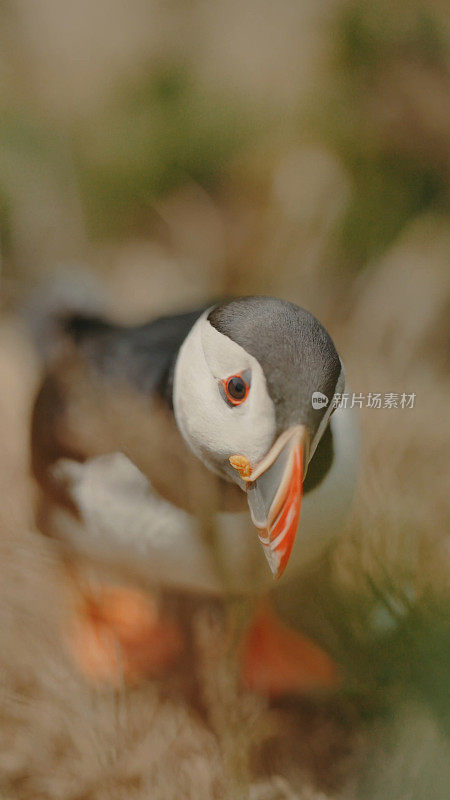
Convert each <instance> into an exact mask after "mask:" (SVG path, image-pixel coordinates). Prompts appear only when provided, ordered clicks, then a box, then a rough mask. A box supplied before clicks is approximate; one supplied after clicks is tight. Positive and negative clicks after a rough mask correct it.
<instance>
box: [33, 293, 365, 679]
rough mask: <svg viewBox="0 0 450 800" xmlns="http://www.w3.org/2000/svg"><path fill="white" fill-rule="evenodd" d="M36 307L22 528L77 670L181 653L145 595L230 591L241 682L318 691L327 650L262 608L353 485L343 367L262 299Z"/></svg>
mask: <svg viewBox="0 0 450 800" xmlns="http://www.w3.org/2000/svg"><path fill="white" fill-rule="evenodd" d="M44 305H45V304H44ZM48 305H49V304H48V303H47V308H44V310H40V311H37V312H36V314H35V322H36V319H37V320H38V324H35V326H34V331H35V336H36V338H37V340H38V345H39V346H40V349H41V353H42V354H43V362H44V369H43V376H42V380H41V383H40V386H39V388H38V391H37V395H36V398H35V402H34V406H33V411H32V417H31V436H30V450H31V471H32V475H33V478H34V482H35V487H36V504H35V507H36V524H37V527H38V529H39V530H40V531H41V532H42V533H43V534H45V535H46V536H47V537H50V539H51V540H52V543H53V547H54V549H55V553H56V557H57V559H58V560H59V562H60V563H61V565H62V566H63V567H64V570H65V576H66V583H68V584H70V586H71V587H72V591H71V597H72V602H71V604H70V615H69V616H70V623H69V622H68V623H67V625H66V628H67V630H66V631H65V633H66V640H67V641H68V642H69V644H70V648H71V652H72V654H73V656H74V658H75V660H76V661H77V664H78V666H79V667H80V669H81V670H82V671H83V672H84V673H85V674H86V675H87V676H89V677H90V678H92V679H94V680H105V681H108V680H109V681H117V680H118V679H119V678H118V676H120V679H121V680H123V678H125V679H129V680H130V682H133V681H134V680H138V679H141V677H142V676H143V675H144V674H152V673H158V672H162V671H164V669H166V668H167V669H168V668H169V667H170V665H171V664H172V663H173V662H176V661H177V660H179V659H180V658H181V657H182V653H183V651H184V649H185V648H186V632H185V630H183V626H182V624H181V622H180V620H179V619H177V617H176V615H174V613H173V610H172V612H170V608H169V610H168V609H167V607H165V604H164V601H163V599H162V598H163V597H167V596H170V593H177V594H178V596H180V595H181V596H182V597H186V598H187V597H190V596H195V597H202V598H221V597H222V598H223V597H225V596H227V595H228V596H230V595H231V596H233V597H235V598H242V600H243V602H244V601H245V598H249V597H250V598H253V599H255V598H256V599H257V602H256V605H255V608H256V609H257V610H256V611H255V612H254V616H253V618H252V619H251V620H250V621H249V624H248V626H247V630H246V632H245V633H244V637H243V644H242V654H243V655H242V674H243V679H244V682H245V683H246V684H247V685H248V686H249V687H250V688H256V689H257V690H260V691H262V692H264V693H266V694H269V695H270V694H276V693H277V691H279V692H280V693H283V692H284V691H288V690H290V689H291V690H294V689H296V688H298V689H299V690H302V689H303V688H307V689H308V688H310V687H315V686H319V687H320V686H331V685H334V683H335V681H336V666H335V664H334V663H333V662H332V660H331V658H330V657H329V656H328V655H327V654H326V653H325V652H324V651H323V650H322V649H321V648H320V647H319V646H318V645H317V644H315V643H314V642H312V641H311V640H310V639H308V638H306V636H305V635H304V634H302V632H301V631H298V630H292V629H291V628H290V627H289V626H287V625H286V624H285V623H284V621H283V620H282V619H279V618H278V616H277V615H276V614H275V612H274V611H273V609H272V607H271V604H270V596H271V592H273V590H274V587H276V586H277V585H278V582H279V581H280V580H281V582H283V581H291V582H293V585H294V586H295V582H296V581H297V582H301V580H302V575H304V574H305V571H307V570H308V568H309V566H310V565H311V564H312V563H313V561H314V560H315V559H316V558H317V557H319V556H320V554H321V553H323V552H324V551H325V549H326V547H327V545H328V544H329V543H330V542H331V541H332V540H333V539H334V538H335V537H336V536H337V535H338V534H339V531H340V530H341V529H342V525H343V521H344V519H345V516H346V514H347V511H348V507H349V504H350V501H351V497H352V492H353V487H354V483H355V476H356V463H357V439H358V436H357V430H356V425H355V420H354V418H353V414H352V412H351V409H347V408H340V407H339V404H337V403H336V397H339V396H340V395H341V394H342V392H343V391H344V386H345V374H344V367H343V364H342V361H341V359H340V357H339V355H338V353H337V350H336V347H335V345H334V343H333V341H332V339H331V337H330V335H329V334H328V333H327V331H326V330H325V328H324V327H323V326H322V325H321V323H320V322H319V321H318V320H317V319H316V318H315V317H314V316H313V315H312V314H311V313H309V312H308V311H307V310H305V309H303V308H301V307H299V306H297V305H295V304H294V303H291V302H289V301H287V300H283V299H277V298H274V297H263V296H250V297H239V298H235V299H231V300H227V301H225V302H221V303H215V304H213V305H208V306H206V305H205V306H203V307H202V308H199V309H196V310H194V311H188V312H184V313H178V314H173V315H168V316H163V317H159V318H157V319H153V320H151V321H150V322H146V323H144V324H138V325H123V324H118V323H116V322H113V321H111V320H109V319H108V317H107V315H106V314H105V313H103V312H101V311H99V312H97V311H95V310H94V311H92V310H91V309H87V308H76V307H75V308H73V307H70V303H67V304H66V307H56V308H55V307H52V306H51V304H50V308H49V307H48ZM80 305H81V304H80ZM291 594H292V593H291ZM293 596H294V598H295V592H294V593H293ZM166 605H167V604H166ZM169 607H170V603H169ZM186 608H189V602H188V601H186ZM188 635H189V634H188Z"/></svg>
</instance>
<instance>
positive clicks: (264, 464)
mask: <svg viewBox="0 0 450 800" xmlns="http://www.w3.org/2000/svg"><path fill="white" fill-rule="evenodd" d="M343 385H344V371H343V367H342V364H341V361H340V359H339V356H338V354H337V352H336V349H335V347H334V344H333V342H332V340H331V338H330V336H329V335H328V333H327V332H326V330H325V329H324V328H323V326H322V325H321V324H320V322H318V320H317V319H316V318H315V317H313V316H312V314H310V313H309V312H308V311H305V309H303V308H299V307H298V306H296V305H294V304H292V303H289V302H287V301H284V300H277V299H275V298H272V297H242V298H239V299H237V300H232V301H231V302H228V303H225V304H224V305H220V306H216V307H214V308H212V309H209V310H208V311H206V312H205V313H204V314H203V315H202V316H201V317H200V318H199V319H198V320H197V322H196V323H195V325H194V326H193V328H192V329H191V331H190V333H189V334H188V336H187V338H186V339H185V341H184V343H183V345H182V347H181V349H180V352H179V355H178V358H177V362H176V366H175V375H174V390H173V402H174V410H175V417H176V420H177V424H178V427H179V429H180V431H181V434H182V436H183V437H184V439H185V441H186V442H187V444H188V445H189V447H190V448H191V449H192V450H193V452H194V453H195V454H196V455H197V456H198V458H200V459H201V460H202V461H203V462H204V464H206V466H207V467H208V468H209V469H210V470H212V471H213V472H215V473H216V474H218V475H220V476H222V477H223V478H225V479H227V480H231V481H234V482H235V483H237V484H238V485H239V486H240V487H241V489H243V490H244V491H246V493H247V499H248V504H249V507H250V513H251V517H252V521H253V523H254V525H255V526H256V528H257V529H258V531H259V538H260V541H261V543H262V545H263V549H264V552H265V555H266V557H267V560H268V562H269V565H270V568H271V570H272V573H273V574H274V576H275V577H277V578H278V577H279V576H280V575H281V574H282V572H283V571H284V569H285V567H286V564H287V561H288V559H289V555H290V553H291V550H292V547H293V544H294V539H295V535H296V532H297V528H298V524H299V517H300V506H301V499H302V487H303V480H304V477H305V475H306V471H307V469H308V464H309V462H310V461H311V459H312V457H313V455H314V452H315V450H316V448H317V445H318V443H319V441H320V439H321V437H322V435H323V433H324V431H325V428H326V426H327V423H328V421H329V417H330V415H331V412H332V408H333V404H332V399H333V395H334V393H335V392H342V390H343ZM314 393H320V394H319V395H316V396H318V397H319V398H320V395H322V404H320V405H319V407H318V408H315V407H314V406H313V404H312V396H313V394H314ZM325 398H326V399H325ZM314 405H317V403H315V404H314Z"/></svg>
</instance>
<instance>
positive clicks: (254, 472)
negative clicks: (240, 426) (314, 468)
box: [230, 425, 309, 579]
mask: <svg viewBox="0 0 450 800" xmlns="http://www.w3.org/2000/svg"><path fill="white" fill-rule="evenodd" d="M308 448H309V437H308V433H307V430H306V428H305V426H304V425H295V426H293V427H292V428H289V429H288V430H286V431H284V433H282V434H281V435H280V436H279V437H278V439H277V440H276V441H275V443H274V444H273V445H272V447H271V449H270V450H269V452H268V453H267V454H266V455H265V456H264V458H263V459H262V460H261V461H260V462H259V463H258V464H256V466H255V467H254V468H253V469H251V467H250V464H249V462H248V459H246V458H245V457H244V456H231V458H230V463H231V464H232V466H233V467H234V468H235V469H236V470H237V471H238V472H239V474H240V476H241V478H242V480H243V481H245V482H246V484H247V499H248V504H249V507H250V513H251V517H252V521H253V524H254V525H255V527H256V528H257V529H258V531H259V540H260V542H261V544H262V546H263V550H264V554H265V556H266V558H267V561H268V562H269V566H270V569H271V570H272V573H273V576H274V578H276V579H278V578H279V577H280V576H281V575H282V574H283V572H284V570H285V568H286V565H287V562H288V560H289V556H290V554H291V551H292V547H293V545H294V541H295V534H296V533H297V527H298V521H299V518H300V507H301V503H302V491H303V478H304V475H305V474H306V468H305V465H307V464H308Z"/></svg>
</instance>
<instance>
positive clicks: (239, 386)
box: [221, 375, 250, 406]
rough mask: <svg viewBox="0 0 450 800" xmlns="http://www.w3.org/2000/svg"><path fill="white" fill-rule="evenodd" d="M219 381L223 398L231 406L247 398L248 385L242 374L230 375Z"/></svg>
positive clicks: (237, 404)
mask: <svg viewBox="0 0 450 800" xmlns="http://www.w3.org/2000/svg"><path fill="white" fill-rule="evenodd" d="M221 383H222V387H223V392H224V395H225V399H226V400H227V401H228V403H230V404H231V405H232V406H239V405H240V404H241V403H243V402H244V400H246V399H247V395H248V393H249V390H250V385H249V384H248V383H247V381H246V380H245V378H244V377H243V376H242V375H231V376H230V377H229V378H226V379H225V380H224V381H222V382H221Z"/></svg>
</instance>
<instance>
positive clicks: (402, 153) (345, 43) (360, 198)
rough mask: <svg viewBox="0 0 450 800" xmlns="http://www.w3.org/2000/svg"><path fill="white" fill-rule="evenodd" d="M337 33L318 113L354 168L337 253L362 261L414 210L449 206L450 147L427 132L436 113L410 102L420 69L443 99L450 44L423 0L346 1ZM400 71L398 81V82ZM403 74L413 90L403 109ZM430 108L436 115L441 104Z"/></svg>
mask: <svg viewBox="0 0 450 800" xmlns="http://www.w3.org/2000/svg"><path fill="white" fill-rule="evenodd" d="M331 38H332V40H333V46H332V48H331V49H332V58H331V69H330V75H329V76H328V80H327V83H326V85H325V86H324V90H323V97H322V102H320V103H316V104H315V107H314V109H313V115H314V116H315V123H316V130H317V133H318V136H320V137H321V138H322V139H323V141H325V142H326V144H327V145H328V146H329V147H331V148H333V150H334V151H335V152H337V153H338V154H339V156H340V158H341V159H342V162H343V163H344V164H345V166H346V168H347V170H348V171H349V173H350V175H351V177H352V185H353V192H352V197H351V200H350V204H349V208H348V211H347V214H346V216H345V219H344V220H343V224H342V230H341V236H340V239H341V256H342V257H343V259H344V261H345V264H346V265H347V266H348V267H349V268H351V269H358V268H361V267H363V266H364V265H365V264H366V263H367V262H368V261H369V260H370V259H372V258H374V257H376V256H379V255H380V254H381V253H382V252H383V251H384V250H385V249H386V247H388V246H389V245H390V244H391V243H392V241H393V240H394V239H395V237H396V236H397V235H398V233H399V232H400V231H401V229H402V228H403V227H404V226H405V225H406V224H407V222H408V221H409V220H410V219H411V218H412V217H414V216H415V215H417V214H419V213H421V212H424V211H428V210H430V209H432V210H436V211H439V210H442V209H445V208H448V200H449V193H448V187H449V184H448V179H449V162H448V155H449V153H448V150H447V152H446V153H445V155H443V154H440V153H439V152H438V149H437V147H436V142H435V140H434V138H433V136H432V135H431V131H432V129H433V127H434V126H435V120H434V119H433V118H429V119H424V120H423V119H421V115H422V113H423V112H421V109H420V107H419V108H416V109H414V108H412V109H411V106H413V105H414V101H415V95H414V92H415V87H414V80H417V78H418V77H419V78H420V77H421V76H422V75H423V74H424V73H425V74H426V75H427V77H428V78H430V79H431V80H432V81H433V82H441V81H442V83H443V91H442V100H443V101H445V95H446V91H447V90H448V85H449V84H448V81H449V73H448V59H449V49H448V42H446V40H445V36H444V33H443V30H442V25H441V23H440V21H439V18H438V17H436V16H435V15H434V13H433V9H432V7H430V6H429V4H427V3H404V2H398V3H395V4H393V3H389V2H387V0H377V2H374V3H365V2H361V0H356V2H349V3H346V4H344V6H343V7H342V8H341V9H340V10H339V12H338V14H337V17H336V19H335V22H334V26H333V28H332V31H331ZM397 76H398V78H399V80H400V85H398V86H394V88H393V87H392V83H393V82H394V84H395V81H396V80H397ZM403 82H407V83H408V84H409V87H408V88H409V90H410V91H411V94H410V96H409V97H408V98H407V100H408V102H407V106H408V107H407V108H406V107H405V105H404V100H405V98H404V86H403ZM391 92H393V94H392V95H391V94H390V93H391ZM387 102H389V104H390V108H389V116H387V115H386V112H385V109H384V108H383V106H385V105H386V103H387ZM427 110H429V109H427ZM432 110H433V109H432ZM411 111H412V113H411ZM434 113H435V115H436V117H439V115H440V108H439V107H436V108H435V109H434ZM416 115H417V116H418V117H419V119H417V118H416ZM386 116H387V118H383V117H386ZM444 135H445V134H444Z"/></svg>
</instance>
